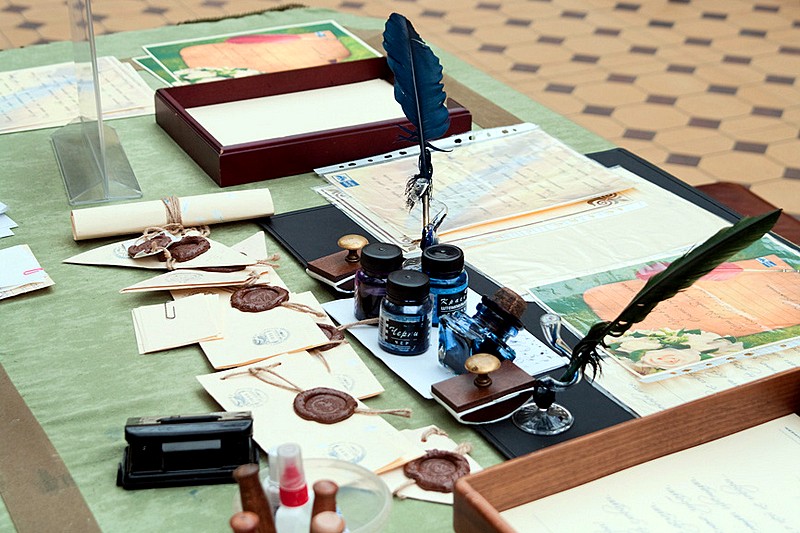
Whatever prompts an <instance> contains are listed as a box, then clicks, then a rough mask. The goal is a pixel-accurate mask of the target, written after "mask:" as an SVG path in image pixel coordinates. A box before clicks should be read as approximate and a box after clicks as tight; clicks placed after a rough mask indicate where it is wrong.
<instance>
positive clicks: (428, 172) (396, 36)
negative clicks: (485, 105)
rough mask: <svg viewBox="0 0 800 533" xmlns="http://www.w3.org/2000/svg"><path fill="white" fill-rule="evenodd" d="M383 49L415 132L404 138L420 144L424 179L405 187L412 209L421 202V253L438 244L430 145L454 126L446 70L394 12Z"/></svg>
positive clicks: (415, 179)
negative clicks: (444, 78) (431, 207)
mask: <svg viewBox="0 0 800 533" xmlns="http://www.w3.org/2000/svg"><path fill="white" fill-rule="evenodd" d="M383 48H384V50H386V59H387V63H388V65H389V68H390V69H391V71H392V73H393V74H394V98H395V100H397V102H398V103H399V104H400V107H402V109H403V114H405V116H406V118H407V119H408V121H409V122H410V123H411V125H412V126H413V129H412V128H402V129H403V130H404V131H405V133H406V135H405V136H404V137H403V138H404V139H406V140H408V141H411V142H416V143H418V144H419V153H420V155H419V174H416V175H415V176H413V177H412V178H411V179H409V180H408V183H406V204H407V206H408V208H409V209H411V208H413V207H414V204H415V203H416V201H417V200H419V199H421V200H422V211H423V214H422V223H423V229H422V248H423V249H424V248H425V247H426V246H427V245H429V244H432V242H435V232H436V228H435V227H434V226H435V224H434V223H431V220H430V213H429V201H430V194H431V191H432V189H433V164H432V163H431V153H430V150H431V149H433V150H436V148H435V147H434V146H433V145H431V144H430V141H432V140H434V139H438V138H439V137H441V136H442V135H444V134H445V133H446V132H447V130H448V128H449V127H450V114H449V113H448V111H447V107H446V106H445V100H446V99H447V95H446V93H445V92H444V84H443V83H442V65H441V64H440V63H439V58H438V57H436V54H434V53H433V50H431V49H430V47H429V46H428V45H427V44H425V41H423V40H422V37H420V35H419V33H417V31H416V30H415V29H414V26H413V25H412V24H411V22H409V20H408V19H407V18H405V17H404V16H403V15H400V14H397V13H392V14H391V15H390V16H389V19H388V20H387V21H386V27H385V29H384V32H383Z"/></svg>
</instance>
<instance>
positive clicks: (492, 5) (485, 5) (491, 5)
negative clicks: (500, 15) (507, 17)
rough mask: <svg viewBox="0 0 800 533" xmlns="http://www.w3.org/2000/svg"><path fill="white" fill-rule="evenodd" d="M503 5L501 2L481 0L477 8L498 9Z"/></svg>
mask: <svg viewBox="0 0 800 533" xmlns="http://www.w3.org/2000/svg"><path fill="white" fill-rule="evenodd" d="M501 7H502V5H501V4H495V3H490V2H481V3H479V4H478V5H476V6H475V8H476V9H488V10H491V11H498V10H499V9H500V8H501Z"/></svg>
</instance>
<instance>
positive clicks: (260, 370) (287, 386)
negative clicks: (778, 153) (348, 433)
mask: <svg viewBox="0 0 800 533" xmlns="http://www.w3.org/2000/svg"><path fill="white" fill-rule="evenodd" d="M280 365H281V363H280V362H277V363H272V364H270V365H267V366H255V367H251V368H248V369H247V370H242V371H240V372H232V373H230V374H226V375H224V376H222V378H220V379H228V378H232V377H237V376H253V377H254V378H256V379H259V380H261V381H263V382H264V383H266V384H267V385H272V386H274V387H278V388H280V389H283V390H287V391H290V392H296V393H298V394H299V393H301V392H305V390H304V389H303V388H301V387H299V386H297V385H296V384H294V383H292V382H291V381H289V380H288V379H286V378H285V377H283V376H281V375H280V374H278V373H277V372H275V370H274V369H275V368H277V367H279V366H280ZM269 376H274V377H275V378H278V379H279V380H281V381H283V383H281V381H277V380H274V379H273V378H271V377H269ZM353 412H354V413H360V414H363V415H396V416H402V417H403V418H410V417H411V415H412V414H413V411H412V410H411V409H408V408H401V409H370V408H369V407H356V409H355V411H353Z"/></svg>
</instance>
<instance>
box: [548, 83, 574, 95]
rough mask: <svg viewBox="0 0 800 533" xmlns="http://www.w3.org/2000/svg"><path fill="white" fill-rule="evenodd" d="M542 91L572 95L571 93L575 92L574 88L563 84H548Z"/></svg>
mask: <svg viewBox="0 0 800 533" xmlns="http://www.w3.org/2000/svg"><path fill="white" fill-rule="evenodd" d="M544 90H545V91H548V92H551V93H563V94H572V91H574V90H575V86H574V85H565V84H563V83H548V84H547V87H545V88H544Z"/></svg>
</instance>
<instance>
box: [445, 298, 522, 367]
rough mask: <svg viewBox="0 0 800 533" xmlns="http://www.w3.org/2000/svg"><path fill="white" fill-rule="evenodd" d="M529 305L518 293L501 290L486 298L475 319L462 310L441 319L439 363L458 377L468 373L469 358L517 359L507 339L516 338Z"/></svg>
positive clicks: (478, 308) (483, 299)
mask: <svg viewBox="0 0 800 533" xmlns="http://www.w3.org/2000/svg"><path fill="white" fill-rule="evenodd" d="M526 308H527V303H526V302H525V300H523V299H522V297H521V296H519V295H518V294H517V293H515V292H514V291H512V290H511V289H508V288H505V287H503V288H501V289H499V290H498V291H497V292H495V293H494V294H493V295H492V296H491V297H486V296H484V297H483V298H482V300H481V303H479V304H478V307H477V312H476V313H475V314H474V315H473V316H469V315H467V314H466V313H465V312H463V311H456V312H455V313H452V314H449V315H444V316H442V317H441V318H440V319H439V362H440V363H441V364H443V365H444V366H446V367H448V368H450V369H451V370H453V371H454V372H456V373H457V374H463V373H464V372H466V370H465V367H464V365H465V364H466V361H467V359H469V358H470V357H471V356H472V355H474V354H477V353H488V354H492V355H494V356H496V357H498V358H499V359H500V360H501V361H502V360H508V361H513V360H514V358H515V357H516V354H515V353H514V349H513V348H511V347H510V346H509V345H508V340H509V339H510V338H511V337H513V336H515V335H516V334H517V333H518V332H519V330H520V328H521V327H522V323H521V322H520V318H521V317H522V314H523V313H524V312H525V309H526Z"/></svg>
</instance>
